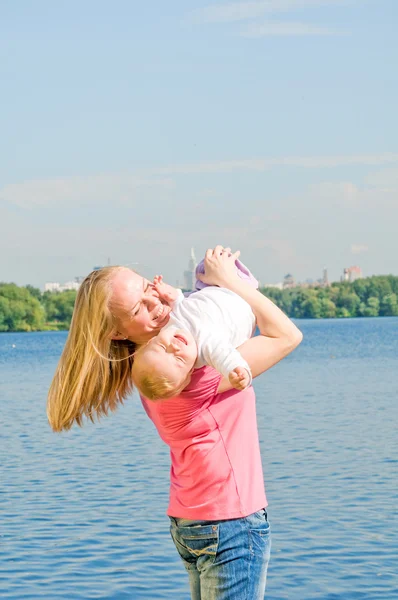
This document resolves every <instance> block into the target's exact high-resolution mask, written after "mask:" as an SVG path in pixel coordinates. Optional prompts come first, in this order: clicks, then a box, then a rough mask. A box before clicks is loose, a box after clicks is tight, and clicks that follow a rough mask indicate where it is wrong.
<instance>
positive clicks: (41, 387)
mask: <svg viewBox="0 0 398 600" xmlns="http://www.w3.org/2000/svg"><path fill="white" fill-rule="evenodd" d="M298 324H299V326H300V328H301V329H302V330H303V332H304V336H305V339H304V341H303V343H302V345H301V346H300V347H299V349H298V350H297V351H296V352H295V353H294V354H293V355H292V356H290V357H288V358H287V359H285V360H284V361H283V362H282V363H281V364H279V365H277V366H276V367H275V368H274V369H272V370H271V371H269V372H268V373H265V374H264V375H262V376H261V377H260V378H258V379H257V380H256V381H255V389H256V393H257V401H258V420H259V430H260V440H261V450H262V456H263V464H264V473H265V480H266V488H267V496H268V500H269V503H270V505H269V515H270V520H271V525H272V530H273V549H272V556H271V562H270V567H269V578H268V587H267V594H266V598H267V599H275V600H276V599H285V598H288V599H293V600H296V599H297V600H307V599H308V600H310V599H313V598H317V599H322V600H334V599H344V600H351V599H352V600H355V599H361V600H365V599H366V600H378V599H385V600H393V599H396V598H398V577H397V571H398V541H397V539H398V538H397V521H396V515H397V503H398V497H397V496H398V494H397V480H398V463H397V445H398V444H397V439H398V436H397V412H398V411H397V403H398V402H397V400H398V360H397V356H398V319H396V318H386V319H356V320H355V319H353V320H336V321H300V322H299V323H298ZM65 339H66V334H65V333H63V332H61V333H58V332H56V333H53V332H51V333H50V332H49V333H31V334H26V333H25V334H1V335H0V402H1V411H0V435H1V446H0V459H1V460H0V477H1V478H0V492H1V493H0V513H1V520H0V596H1V598H7V599H8V598H10V599H11V598H13V599H15V598H18V599H19V598H24V599H25V598H26V599H28V598H29V599H33V598H48V599H51V600H56V599H61V598H62V599H65V600H66V599H68V600H72V599H79V600H85V599H89V598H107V599H115V600H119V599H120V600H123V599H127V598H128V599H134V600H143V599H152V600H155V599H161V598H168V599H173V600H188V599H189V591H188V583H187V578H186V575H185V571H184V568H183V566H182V564H181V563H180V559H179V558H178V556H177V554H176V551H175V549H174V546H173V544H172V542H171V540H170V539H169V533H168V519H167V517H166V515H165V511H166V507H167V498H168V469H169V457H168V452H167V448H166V447H165V446H163V444H162V442H161V441H160V440H159V439H158V438H157V434H156V432H155V430H154V428H153V426H152V424H151V422H150V421H149V420H148V419H147V417H146V415H145V414H144V412H143V409H142V408H141V405H140V403H139V401H138V398H137V397H136V396H133V397H132V398H131V399H129V400H128V401H127V402H126V404H125V406H124V407H121V408H120V409H119V411H118V412H117V413H116V414H114V415H112V416H111V417H108V418H105V419H103V420H102V421H101V422H100V423H99V424H96V425H92V424H88V425H86V426H85V427H84V428H83V429H79V428H74V429H73V430H72V431H70V432H67V433H65V434H54V433H52V432H51V430H50V428H49V427H48V425H47V420H46V416H45V404H46V392H47V388H48V386H49V383H50V380H51V377H52V374H53V372H54V369H55V366H56V363H57V360H58V358H59V356H60V353H61V350H62V347H63V344H64V342H65Z"/></svg>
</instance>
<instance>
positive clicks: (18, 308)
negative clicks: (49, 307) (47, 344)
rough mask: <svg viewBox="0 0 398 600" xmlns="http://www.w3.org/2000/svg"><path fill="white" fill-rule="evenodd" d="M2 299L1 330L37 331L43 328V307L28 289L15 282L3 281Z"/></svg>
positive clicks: (0, 294) (1, 286) (0, 288)
mask: <svg viewBox="0 0 398 600" xmlns="http://www.w3.org/2000/svg"><path fill="white" fill-rule="evenodd" d="M0 299H1V301H0V330H1V331H37V330H40V329H42V328H43V325H44V310H43V307H42V306H41V304H40V302H39V301H38V299H37V298H34V297H33V296H32V295H31V294H30V292H29V290H28V289H26V288H23V287H18V286H17V285H15V283H2V284H0Z"/></svg>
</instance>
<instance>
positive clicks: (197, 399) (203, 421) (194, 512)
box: [141, 367, 267, 520]
mask: <svg viewBox="0 0 398 600" xmlns="http://www.w3.org/2000/svg"><path fill="white" fill-rule="evenodd" d="M220 379H221V376H220V375H219V373H217V371H215V370H214V369H212V368H210V367H202V368H201V369H197V370H195V371H194V372H193V375H192V379H191V382H190V384H189V386H188V387H187V388H185V390H184V391H183V392H182V393H181V394H180V395H179V396H177V397H175V398H170V399H168V400H163V401H159V402H152V401H150V400H147V399H146V398H143V397H141V400H142V403H143V405H144V408H145V410H146V412H147V414H148V416H149V418H150V419H152V421H153V422H154V424H155V426H156V428H157V430H158V432H159V435H160V437H161V438H162V439H163V440H164V441H165V442H166V444H167V445H168V446H169V447H170V456H171V471H170V503H169V507H168V510H167V514H168V515H170V516H172V517H182V518H185V519H203V520H218V519H234V518H237V517H246V516H247V515H250V514H251V513H253V512H256V511H258V510H260V509H261V508H264V507H265V506H267V500H266V497H265V491H264V479H263V471H262V466H261V456H260V447H259V442H258V431H257V419H256V407H255V395H254V391H253V388H252V387H251V386H250V387H249V388H246V389H245V390H243V391H242V392H238V391H237V390H231V391H228V392H224V393H222V394H217V388H218V385H219V383H220Z"/></svg>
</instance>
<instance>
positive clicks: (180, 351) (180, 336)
mask: <svg viewBox="0 0 398 600" xmlns="http://www.w3.org/2000/svg"><path fill="white" fill-rule="evenodd" d="M144 353H145V359H144V360H145V362H146V363H147V364H148V363H150V364H151V366H152V367H153V368H154V369H155V370H156V371H157V372H159V373H165V374H167V378H168V379H169V380H171V381H176V382H177V381H183V380H185V379H186V378H187V377H188V375H189V373H190V372H191V371H192V369H193V366H194V364H195V361H196V358H197V356H198V349H197V346H196V342H195V340H194V338H193V336H192V334H191V333H190V332H189V331H188V330H186V329H176V328H174V327H168V328H166V329H163V330H162V331H160V333H158V335H157V336H155V337H153V338H152V339H151V340H149V342H148V343H147V345H146V346H145V350H144Z"/></svg>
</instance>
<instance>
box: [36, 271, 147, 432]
mask: <svg viewBox="0 0 398 600" xmlns="http://www.w3.org/2000/svg"><path fill="white" fill-rule="evenodd" d="M124 268H125V267H104V268H102V269H99V270H98V271H93V272H92V273H90V274H89V275H88V276H87V277H86V278H85V279H84V281H83V282H82V284H81V285H80V288H79V291H78V293H77V297H76V302H75V307H74V310H73V316H72V322H71V325H70V329H69V334H68V338H67V341H66V344H65V348H64V350H63V352H62V355H61V358H60V361H59V363H58V366H57V369H56V372H55V375H54V378H53V380H52V383H51V386H50V390H49V393H48V401H47V416H48V420H49V422H50V425H51V427H52V428H53V430H54V431H62V430H64V429H70V428H71V427H72V425H73V423H75V422H76V423H77V424H78V425H79V426H82V424H83V417H88V418H89V419H90V420H91V421H94V417H95V416H96V417H97V418H99V417H100V416H102V415H107V414H108V412H109V410H111V411H114V410H116V408H117V407H118V405H119V404H120V403H123V400H124V399H125V398H126V396H127V395H128V394H129V393H131V392H132V389H133V381H132V378H131V367H132V364H133V354H134V351H135V344H134V343H133V342H130V341H129V340H112V339H111V337H112V334H113V333H114V332H115V329H116V322H115V317H114V316H113V314H112V312H111V310H110V308H109V301H110V298H111V294H112V286H111V282H112V278H113V277H114V275H115V274H116V273H117V272H118V271H119V270H122V269H124Z"/></svg>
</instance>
